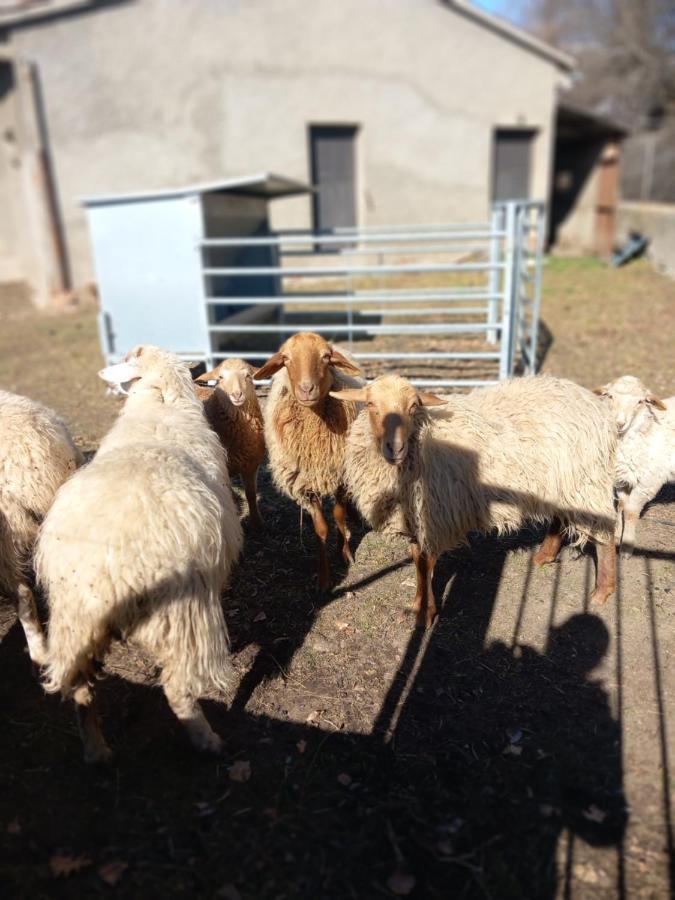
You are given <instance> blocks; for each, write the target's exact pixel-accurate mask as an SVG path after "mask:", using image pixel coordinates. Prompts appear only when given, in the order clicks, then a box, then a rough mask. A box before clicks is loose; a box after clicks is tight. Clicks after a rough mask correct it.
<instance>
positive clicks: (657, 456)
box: [595, 375, 675, 556]
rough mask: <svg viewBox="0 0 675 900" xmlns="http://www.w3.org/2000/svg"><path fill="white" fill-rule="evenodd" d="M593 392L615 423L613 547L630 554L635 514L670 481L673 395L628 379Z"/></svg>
mask: <svg viewBox="0 0 675 900" xmlns="http://www.w3.org/2000/svg"><path fill="white" fill-rule="evenodd" d="M595 393H597V394H599V395H600V396H601V397H604V398H607V400H608V401H609V403H610V405H611V409H612V411H613V414H614V417H615V419H616V427H617V431H618V436H619V441H618V445H617V453H616V492H617V499H618V517H617V523H616V543H617V545H619V546H621V553H622V555H623V556H631V555H632V553H633V550H634V548H635V532H636V528H637V522H638V519H639V518H640V513H641V512H642V510H643V508H644V507H645V505H646V504H647V503H649V501H650V500H652V499H653V498H654V497H655V496H656V495H657V494H658V492H659V491H660V490H661V488H662V487H663V485H664V484H667V483H668V482H669V481H673V480H675V397H668V398H666V399H665V400H661V399H660V398H659V397H657V396H656V394H654V393H653V392H652V391H650V390H649V389H648V388H646V387H645V386H644V384H643V383H642V382H641V381H640V379H639V378H635V377H634V376H632V375H623V376H622V377H621V378H617V379H616V380H615V381H612V382H610V383H609V384H606V385H604V386H603V387H600V388H596V389H595Z"/></svg>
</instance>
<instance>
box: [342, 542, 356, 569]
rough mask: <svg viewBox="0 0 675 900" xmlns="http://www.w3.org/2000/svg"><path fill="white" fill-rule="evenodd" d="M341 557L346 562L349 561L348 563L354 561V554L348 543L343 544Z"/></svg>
mask: <svg viewBox="0 0 675 900" xmlns="http://www.w3.org/2000/svg"><path fill="white" fill-rule="evenodd" d="M342 558H343V559H344V561H345V562H346V563H349V564H350V565H351V564H352V563H353V562H354V554H353V553H352V551H351V550H350V549H349V545H348V544H345V546H344V547H343V548H342Z"/></svg>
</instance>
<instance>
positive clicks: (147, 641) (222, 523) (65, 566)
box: [36, 346, 242, 761]
mask: <svg viewBox="0 0 675 900" xmlns="http://www.w3.org/2000/svg"><path fill="white" fill-rule="evenodd" d="M99 374H100V375H101V377H102V378H103V379H104V380H106V381H107V382H108V383H111V384H117V385H120V386H121V387H122V388H123V390H124V391H125V392H126V393H127V394H128V397H127V400H126V403H125V404H124V407H123V408H122V411H121V413H120V416H119V418H118V420H117V422H116V423H115V425H114V426H113V427H112V429H111V430H110V432H109V433H108V434H107V435H106V437H105V438H104V439H103V441H102V442H101V446H100V448H99V450H98V452H97V453H96V456H95V457H94V459H93V460H92V462H90V463H89V465H88V466H86V467H85V468H83V469H81V470H80V471H79V472H77V473H76V475H75V476H73V478H71V479H70V481H68V482H67V483H66V484H65V485H64V486H63V487H62V488H61V489H60V490H59V491H58V493H57V496H56V499H55V501H54V504H53V506H52V508H51V510H50V512H49V514H48V515H47V517H46V519H45V521H44V524H43V526H42V529H41V532H40V537H39V540H38V544H37V552H36V571H37V574H38V579H39V582H40V584H41V585H42V586H43V588H44V590H45V592H46V595H47V598H48V602H49V610H50V618H49V630H48V647H47V657H48V659H47V666H46V682H45V688H46V690H48V691H50V692H57V691H60V692H61V694H62V695H63V696H64V697H72V698H73V699H74V701H75V704H76V710H77V713H78V721H79V723H80V727H81V731H82V737H83V742H84V749H85V759H87V760H88V761H103V760H106V759H107V758H109V756H110V750H109V748H108V747H107V745H106V743H105V740H104V738H103V736H102V734H101V731H100V726H99V722H98V717H97V715H96V711H95V707H94V704H93V699H94V698H93V691H92V680H93V677H94V672H95V669H96V666H97V663H98V662H99V661H101V660H102V659H103V657H104V656H105V653H106V651H107V649H108V647H109V645H110V643H111V641H112V640H113V639H114V638H115V637H118V636H121V637H123V638H125V639H127V640H129V641H133V642H135V643H137V644H138V645H139V646H140V647H141V648H143V649H144V650H145V651H147V652H148V653H149V654H150V655H151V656H152V657H153V659H154V660H155V662H156V663H157V664H158V665H159V667H160V669H161V674H160V682H161V685H162V687H163V689H164V693H165V695H166V698H167V700H168V702H169V705H170V707H171V709H172V710H173V711H174V713H175V714H176V716H177V717H178V719H179V720H180V721H181V722H182V724H183V725H184V726H185V727H186V729H187V731H188V734H189V736H190V738H191V740H192V742H193V744H194V745H195V746H196V747H197V748H199V749H202V750H208V751H212V752H217V751H219V750H220V748H221V745H222V742H221V740H220V738H219V737H218V736H217V735H216V734H214V732H213V731H212V730H211V728H210V726H209V724H208V722H207V721H206V719H205V718H204V715H203V713H202V710H201V708H200V705H199V702H198V698H199V697H200V696H203V695H204V694H205V693H207V692H209V691H212V690H216V691H218V690H222V689H225V688H227V686H228V683H229V681H230V678H231V671H232V669H231V663H230V657H229V647H228V635H227V627H226V625H225V619H224V616H223V610H222V607H221V600H220V597H221V591H222V589H223V587H224V585H225V582H226V580H227V577H228V574H229V572H230V569H231V567H232V564H233V563H234V561H235V560H236V559H237V557H238V555H239V552H240V550H241V546H242V531H241V526H240V524H239V519H238V515H237V510H236V508H235V505H234V501H233V498H232V494H231V490H230V488H229V480H228V475H227V468H226V460H225V452H224V450H223V448H222V446H221V444H220V441H219V440H218V438H217V436H216V435H215V434H214V432H213V431H212V430H211V429H210V428H209V426H208V424H207V422H206V419H205V417H204V413H203V409H202V404H201V402H200V401H199V400H198V398H197V396H196V394H195V391H194V387H193V384H192V380H191V377H190V373H189V371H188V368H187V366H186V365H184V364H183V363H182V362H181V361H180V360H179V359H178V357H176V356H174V355H173V354H169V353H166V352H164V351H161V350H159V349H157V348H155V347H150V346H146V347H138V348H136V349H135V350H133V351H131V353H129V354H128V355H127V357H126V358H125V360H124V362H122V363H120V364H119V365H116V366H111V367H109V368H108V369H104V370H103V371H102V372H100V373H99Z"/></svg>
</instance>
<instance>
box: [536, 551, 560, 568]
mask: <svg viewBox="0 0 675 900" xmlns="http://www.w3.org/2000/svg"><path fill="white" fill-rule="evenodd" d="M557 558H558V554H557V553H556V555H555V556H554V555H553V554H552V553H542V552H541V550H540V551H539V552H538V553H535V555H534V562H535V564H536V565H538V566H548V565H550V564H551V563H554V562H555V561H556V559H557Z"/></svg>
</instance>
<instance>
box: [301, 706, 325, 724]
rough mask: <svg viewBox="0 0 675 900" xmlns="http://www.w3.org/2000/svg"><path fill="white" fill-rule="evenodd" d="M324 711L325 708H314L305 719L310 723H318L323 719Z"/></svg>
mask: <svg viewBox="0 0 675 900" xmlns="http://www.w3.org/2000/svg"><path fill="white" fill-rule="evenodd" d="M323 713H324V710H323V709H313V710H312V711H311V713H310V714H309V715H308V716H307V718H306V719H305V722H306V723H307V724H308V725H316V723H317V722H318V721H319V720H320V719H321V716H322V714H323Z"/></svg>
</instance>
